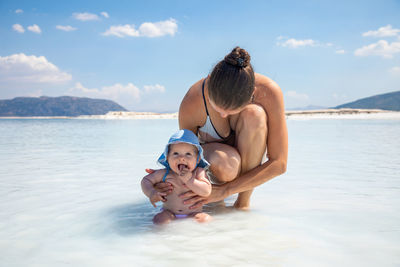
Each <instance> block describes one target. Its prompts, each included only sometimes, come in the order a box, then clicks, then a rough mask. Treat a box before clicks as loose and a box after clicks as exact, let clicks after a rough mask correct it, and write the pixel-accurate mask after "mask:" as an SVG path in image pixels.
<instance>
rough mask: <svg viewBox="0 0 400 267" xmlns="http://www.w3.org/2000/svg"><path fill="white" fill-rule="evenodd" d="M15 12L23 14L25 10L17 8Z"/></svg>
mask: <svg viewBox="0 0 400 267" xmlns="http://www.w3.org/2000/svg"><path fill="white" fill-rule="evenodd" d="M15 13H16V14H22V13H24V11H23V10H22V9H17V10H15Z"/></svg>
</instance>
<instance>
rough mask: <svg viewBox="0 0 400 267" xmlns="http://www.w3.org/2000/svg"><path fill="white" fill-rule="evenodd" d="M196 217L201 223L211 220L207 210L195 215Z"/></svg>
mask: <svg viewBox="0 0 400 267" xmlns="http://www.w3.org/2000/svg"><path fill="white" fill-rule="evenodd" d="M194 219H195V220H196V221H197V222H199V223H205V222H209V221H211V219H212V218H211V216H210V215H208V214H207V213H205V212H199V213H196V215H194Z"/></svg>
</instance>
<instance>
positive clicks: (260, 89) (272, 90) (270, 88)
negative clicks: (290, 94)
mask: <svg viewBox="0 0 400 267" xmlns="http://www.w3.org/2000/svg"><path fill="white" fill-rule="evenodd" d="M254 94H255V98H256V100H257V99H258V100H264V101H268V100H276V99H281V98H282V97H283V94H282V90H281V88H280V87H279V85H278V84H277V83H276V82H275V81H274V80H272V79H271V78H268V77H267V76H265V75H262V74H259V73H256V74H255V92H254Z"/></svg>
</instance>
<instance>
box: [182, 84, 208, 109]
mask: <svg viewBox="0 0 400 267" xmlns="http://www.w3.org/2000/svg"><path fill="white" fill-rule="evenodd" d="M203 81H204V79H201V80H199V81H197V82H196V83H194V84H193V85H192V86H191V87H190V88H189V90H188V91H187V93H186V95H185V96H184V97H183V100H182V103H181V109H182V108H183V109H184V110H187V109H198V108H199V107H200V106H201V105H203V93H202V85H203Z"/></svg>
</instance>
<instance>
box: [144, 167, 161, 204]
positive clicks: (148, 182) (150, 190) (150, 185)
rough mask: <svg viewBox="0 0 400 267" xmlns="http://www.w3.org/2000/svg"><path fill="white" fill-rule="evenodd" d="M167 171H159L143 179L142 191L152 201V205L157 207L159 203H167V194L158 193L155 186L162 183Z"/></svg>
mask: <svg viewBox="0 0 400 267" xmlns="http://www.w3.org/2000/svg"><path fill="white" fill-rule="evenodd" d="M164 173H165V170H157V171H155V172H153V173H150V174H148V175H146V176H145V177H143V179H142V183H141V185H142V191H143V193H144V194H145V195H146V196H147V197H148V198H149V199H150V202H151V204H153V206H154V207H156V204H155V203H157V202H158V201H163V202H164V201H166V199H165V196H166V195H167V193H162V192H158V191H157V190H155V189H154V184H156V183H159V182H161V181H162V177H163V174H164Z"/></svg>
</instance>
